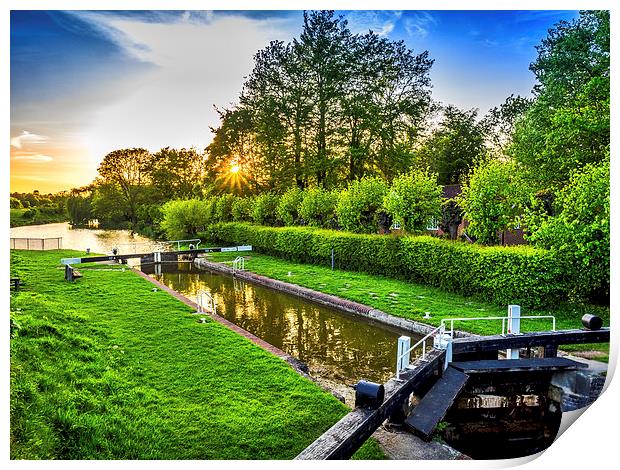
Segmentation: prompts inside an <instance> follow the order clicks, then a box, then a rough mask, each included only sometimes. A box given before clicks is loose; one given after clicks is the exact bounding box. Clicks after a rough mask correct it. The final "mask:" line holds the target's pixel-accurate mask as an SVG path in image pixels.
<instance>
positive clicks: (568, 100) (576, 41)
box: [508, 11, 610, 189]
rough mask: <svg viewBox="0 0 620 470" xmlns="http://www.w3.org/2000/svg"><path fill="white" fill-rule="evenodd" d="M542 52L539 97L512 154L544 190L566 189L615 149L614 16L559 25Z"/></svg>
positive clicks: (537, 69)
mask: <svg viewBox="0 0 620 470" xmlns="http://www.w3.org/2000/svg"><path fill="white" fill-rule="evenodd" d="M537 50H538V57H537V59H536V61H535V62H534V63H532V64H531V65H530V69H531V70H532V71H533V72H534V74H535V75H536V78H537V80H538V83H537V84H536V86H535V87H534V93H535V95H536V99H535V101H534V103H533V104H532V106H531V107H530V108H529V109H528V111H527V112H526V113H525V115H524V117H523V118H522V119H520V120H518V121H517V124H516V127H515V133H514V136H513V143H512V145H511V146H510V147H509V149H508V150H509V153H510V155H512V156H513V157H514V159H515V160H516V161H518V162H520V163H522V164H523V167H524V169H525V170H526V171H527V173H528V176H529V177H530V179H531V180H532V181H534V182H535V183H536V185H537V186H538V187H539V188H540V189H545V188H560V187H561V186H562V185H563V183H566V182H567V181H568V179H569V177H570V174H571V172H572V171H574V170H575V169H578V168H581V167H582V166H584V165H586V164H588V163H596V162H601V161H603V160H604V158H605V155H606V154H607V152H608V149H609V142H610V132H609V125H610V116H609V110H610V95H609V78H610V69H609V12H608V11H585V12H580V15H579V18H578V19H576V20H574V21H572V22H570V23H569V22H566V21H561V22H559V23H558V24H557V25H556V26H555V28H553V29H550V30H549V33H548V36H547V37H546V38H545V39H544V40H543V41H542V43H541V44H540V45H539V46H537Z"/></svg>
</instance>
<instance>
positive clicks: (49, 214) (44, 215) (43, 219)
mask: <svg viewBox="0 0 620 470" xmlns="http://www.w3.org/2000/svg"><path fill="white" fill-rule="evenodd" d="M45 209H47V208H43V209H36V208H35V209H11V210H10V225H11V227H24V226H26V225H43V224H54V223H58V222H67V221H68V220H69V218H68V217H67V215H66V214H57V213H55V212H53V211H50V210H45Z"/></svg>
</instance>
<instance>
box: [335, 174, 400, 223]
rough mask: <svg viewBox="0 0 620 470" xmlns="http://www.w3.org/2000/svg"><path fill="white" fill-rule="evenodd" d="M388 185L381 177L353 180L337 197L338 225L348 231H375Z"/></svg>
mask: <svg viewBox="0 0 620 470" xmlns="http://www.w3.org/2000/svg"><path fill="white" fill-rule="evenodd" d="M387 192H388V187H387V185H386V184H385V181H383V180H382V179H381V178H376V177H374V178H373V177H367V178H362V179H361V180H358V181H354V182H353V183H351V184H350V185H349V188H348V189H347V190H346V191H342V192H341V193H340V196H339V198H338V205H337V206H336V214H337V216H338V223H339V224H340V227H342V228H343V229H344V230H348V231H349V232H356V233H376V232H377V228H378V226H379V215H380V213H381V211H382V210H383V199H384V197H385V195H386V194H387Z"/></svg>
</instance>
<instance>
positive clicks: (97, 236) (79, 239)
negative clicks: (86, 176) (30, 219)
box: [11, 223, 155, 254]
mask: <svg viewBox="0 0 620 470" xmlns="http://www.w3.org/2000/svg"><path fill="white" fill-rule="evenodd" d="M55 237H62V247H63V248H64V249H71V250H80V251H86V248H90V251H91V253H102V254H108V253H111V251H112V248H115V247H116V248H118V249H119V252H120V253H141V252H145V253H146V252H150V251H153V249H154V247H155V242H154V241H153V240H150V239H149V238H146V237H143V236H141V235H138V234H133V235H132V234H131V232H130V231H129V230H99V229H86V228H75V229H74V228H71V226H70V225H69V224H68V223H58V224H45V225H27V226H23V227H13V228H11V238H55Z"/></svg>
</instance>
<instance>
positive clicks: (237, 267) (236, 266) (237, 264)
mask: <svg viewBox="0 0 620 470" xmlns="http://www.w3.org/2000/svg"><path fill="white" fill-rule="evenodd" d="M232 270H233V274H235V273H236V272H237V271H244V270H245V258H244V257H243V256H237V257H236V258H235V259H234V261H233V263H232Z"/></svg>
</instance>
